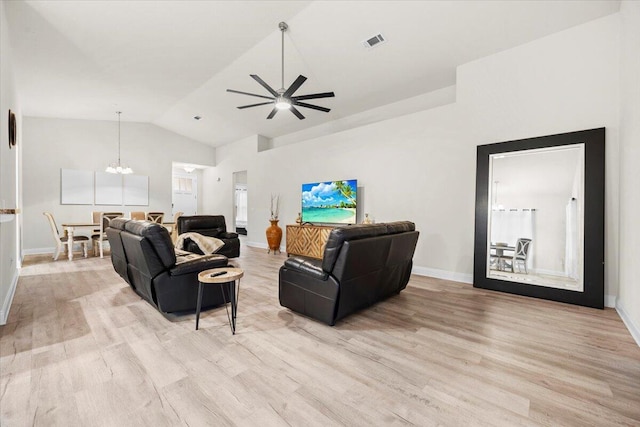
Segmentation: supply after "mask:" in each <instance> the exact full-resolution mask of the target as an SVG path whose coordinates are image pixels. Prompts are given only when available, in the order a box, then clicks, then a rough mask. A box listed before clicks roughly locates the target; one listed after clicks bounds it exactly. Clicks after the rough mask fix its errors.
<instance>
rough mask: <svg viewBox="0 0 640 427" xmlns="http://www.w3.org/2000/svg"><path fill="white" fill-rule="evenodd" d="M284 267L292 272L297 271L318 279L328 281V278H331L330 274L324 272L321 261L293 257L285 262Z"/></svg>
mask: <svg viewBox="0 0 640 427" xmlns="http://www.w3.org/2000/svg"><path fill="white" fill-rule="evenodd" d="M284 265H285V267H287V268H290V269H291V270H295V271H297V272H299V273H303V274H306V275H308V276H311V277H313V278H316V279H320V280H327V277H329V274H328V273H325V272H324V271H323V270H322V260H321V259H311V258H303V257H291V258H287V259H286V260H285V261H284Z"/></svg>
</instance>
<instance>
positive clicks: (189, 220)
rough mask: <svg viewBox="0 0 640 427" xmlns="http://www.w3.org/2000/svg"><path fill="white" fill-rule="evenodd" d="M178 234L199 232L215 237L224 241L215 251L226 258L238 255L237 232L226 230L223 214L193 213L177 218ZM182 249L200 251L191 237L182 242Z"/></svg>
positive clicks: (238, 240)
mask: <svg viewBox="0 0 640 427" xmlns="http://www.w3.org/2000/svg"><path fill="white" fill-rule="evenodd" d="M177 225H178V234H179V235H180V234H182V233H200V234H202V235H203V236H209V237H215V238H217V239H220V240H222V241H223V242H224V246H223V247H222V248H221V249H220V250H219V251H218V252H217V253H218V254H220V255H224V256H226V257H227V258H236V257H239V256H240V239H239V238H238V234H237V233H231V232H227V224H226V223H225V220H224V216H223V215H193V216H181V217H179V218H178V224H177ZM184 250H186V251H189V252H193V253H196V254H202V251H201V250H200V248H199V247H198V245H196V244H195V242H193V241H192V240H191V239H186V240H185V242H184Z"/></svg>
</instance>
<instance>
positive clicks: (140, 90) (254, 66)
mask: <svg viewBox="0 0 640 427" xmlns="http://www.w3.org/2000/svg"><path fill="white" fill-rule="evenodd" d="M619 6H620V4H619V2H618V1H595V0H594V1H512V2H508V1H407V2H402V1H134V0H130V1H76V0H73V1H8V2H5V9H6V12H7V18H8V22H9V27H10V28H9V31H10V44H11V47H12V59H13V63H14V67H15V70H14V71H15V74H16V75H15V79H16V83H17V85H18V90H19V93H20V96H21V103H22V112H23V114H24V115H27V116H37V117H57V118H73V119H94V120H116V114H115V111H117V110H120V111H122V112H123V113H122V120H123V121H139V122H150V123H154V124H156V125H158V126H160V127H163V128H165V129H168V130H171V131H174V132H176V133H179V134H182V135H185V136H187V137H190V138H193V139H195V140H198V141H202V142H204V143H207V144H210V145H213V146H217V145H221V144H225V143H228V142H232V141H235V140H238V139H241V138H244V137H247V136H249V135H255V134H260V135H264V136H266V137H269V138H274V137H280V136H283V135H288V134H291V133H294V132H299V131H302V130H305V129H308V128H310V127H314V126H318V125H322V124H326V123H328V122H331V121H335V120H339V119H343V118H345V117H349V116H352V115H355V114H358V113H362V112H365V111H367V110H371V109H373V108H376V107H380V106H384V105H387V104H390V103H394V102H397V101H401V100H404V99H407V98H411V97H414V96H417V95H421V94H425V93H428V92H431V91H434V90H436V89H439V88H444V87H447V86H451V85H453V84H455V70H456V67H457V66H458V65H460V64H464V63H466V62H469V61H472V60H474V59H477V58H481V57H483V56H487V55H490V54H492V53H496V52H499V51H502V50H505V49H509V48H511V47H514V46H517V45H520V44H523V43H527V42H529V41H531V40H534V39H537V38H540V37H544V36H546V35H549V34H552V33H555V32H558V31H562V30H564V29H567V28H570V27H572V26H575V25H579V24H582V23H584V22H587V21H590V20H593V19H597V18H599V17H602V16H605V15H608V14H611V13H615V12H617V11H618V9H619ZM280 21H285V22H287V24H288V25H289V30H288V31H287V32H286V33H285V41H284V43H285V87H287V86H289V85H290V84H291V82H293V80H295V78H296V77H297V76H298V75H299V74H303V75H304V76H306V77H307V78H308V80H307V81H306V82H305V83H304V84H303V86H302V87H301V88H300V89H299V90H298V92H297V93H296V95H298V94H307V93H315V92H326V91H334V92H335V94H336V96H335V98H327V99H321V100H315V101H314V102H312V103H314V104H317V105H322V106H325V107H327V108H331V112H330V113H323V112H319V111H315V110H309V109H304V108H300V110H301V112H302V113H303V114H304V115H305V116H306V119H305V120H298V119H297V118H296V117H295V116H294V115H293V114H291V113H290V112H288V111H282V112H279V113H278V114H277V115H276V116H275V117H274V118H273V119H272V120H266V116H267V115H268V114H269V112H270V111H271V109H272V107H271V106H270V105H266V106H261V107H255V108H250V109H245V110H239V109H237V108H236V107H237V106H240V105H246V104H252V103H255V102H260V101H259V99H258V98H252V97H248V96H244V95H239V94H233V93H228V92H226V89H227V88H231V89H236V90H240V91H246V92H252V93H259V94H264V95H268V93H266V91H265V90H264V89H263V88H262V87H261V86H259V85H258V84H257V83H256V82H255V81H254V80H253V79H251V78H250V77H249V74H258V75H259V76H260V77H261V78H262V79H264V80H265V81H266V82H267V83H268V84H270V85H271V86H272V87H274V88H276V89H277V88H279V87H280V80H281V68H280V67H281V64H280V55H281V51H280V49H281V39H280V37H281V33H280V30H279V29H278V23H279V22H280ZM377 33H381V34H383V35H384V37H385V38H386V39H387V42H386V43H384V44H381V45H379V46H378V47H375V48H372V49H366V48H365V47H364V46H363V43H362V42H363V41H364V40H366V39H368V38H369V37H371V36H373V35H374V34H377ZM194 116H201V117H202V119H201V120H195V119H194Z"/></svg>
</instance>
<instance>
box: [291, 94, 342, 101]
mask: <svg viewBox="0 0 640 427" xmlns="http://www.w3.org/2000/svg"><path fill="white" fill-rule="evenodd" d="M334 96H336V95H335V94H334V93H333V92H322V93H312V94H310V95H300V96H292V97H291V99H292V100H294V101H302V100H304V99H318V98H333V97H334Z"/></svg>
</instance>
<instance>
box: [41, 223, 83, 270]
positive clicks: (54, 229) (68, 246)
mask: <svg viewBox="0 0 640 427" xmlns="http://www.w3.org/2000/svg"><path fill="white" fill-rule="evenodd" d="M43 215H44V216H46V217H47V220H48V222H49V226H50V227H51V233H52V234H53V238H54V240H55V242H56V248H55V252H54V253H53V259H54V260H57V259H58V257H59V256H60V253H61V252H63V251H72V250H73V247H74V246H75V245H81V246H82V252H83V254H84V257H85V258H86V257H87V253H88V249H89V242H90V240H89V238H88V237H87V236H73V241H71V242H69V240H68V239H67V238H66V236H64V240H63V239H61V238H60V233H59V232H58V226H57V225H56V221H55V220H54V219H53V215H51V213H49V212H43Z"/></svg>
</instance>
